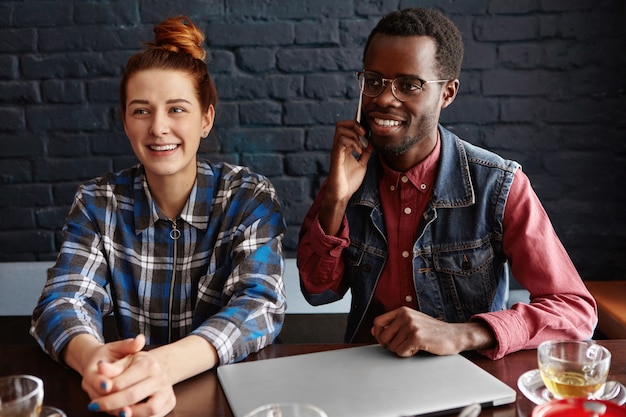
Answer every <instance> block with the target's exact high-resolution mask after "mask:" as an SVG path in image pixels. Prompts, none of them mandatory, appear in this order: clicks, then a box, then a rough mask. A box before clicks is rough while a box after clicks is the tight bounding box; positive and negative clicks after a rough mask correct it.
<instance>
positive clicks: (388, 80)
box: [355, 70, 452, 102]
mask: <svg viewBox="0 0 626 417" xmlns="http://www.w3.org/2000/svg"><path fill="white" fill-rule="evenodd" d="M355 74H356V76H357V80H359V90H360V91H361V93H362V94H364V95H366V96H367V97H371V98H376V97H378V96H380V95H381V94H382V93H383V91H385V89H386V88H387V85H388V84H391V94H393V96H394V97H395V98H396V100H398V101H400V102H405V101H406V100H402V99H400V97H398V96H397V95H396V90H397V87H396V84H395V82H396V80H398V79H401V78H413V79H415V80H417V81H419V83H420V90H419V91H422V90H424V84H431V83H447V82H448V81H452V80H422V79H421V78H419V77H415V76H413V75H402V76H400V77H396V78H385V77H383V76H382V75H380V74H379V73H377V72H374V71H366V70H363V71H356V72H355ZM364 74H375V75H377V76H379V77H380V80H381V81H382V87H381V89H380V92H379V93H378V94H376V95H375V96H372V95H369V94H366V93H365V79H363V86H361V82H360V78H361V75H364Z"/></svg>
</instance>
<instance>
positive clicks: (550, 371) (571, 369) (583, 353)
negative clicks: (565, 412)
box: [537, 340, 611, 399]
mask: <svg viewBox="0 0 626 417" xmlns="http://www.w3.org/2000/svg"><path fill="white" fill-rule="evenodd" d="M537 360H538V363H539V372H540V374H541V379H542V380H543V383H544V384H545V386H546V388H548V390H549V391H550V392H551V393H552V395H553V396H554V397H555V398H557V399H563V398H574V397H583V398H588V399H596V398H598V397H600V396H601V395H602V394H603V393H604V385H605V383H606V378H607V376H608V374H609V368H610V366H611V353H610V352H609V350H608V349H606V348H605V347H603V346H600V345H599V344H597V343H595V342H594V341H593V340H588V341H562V340H552V341H547V342H543V343H541V344H540V345H539V347H538V348H537Z"/></svg>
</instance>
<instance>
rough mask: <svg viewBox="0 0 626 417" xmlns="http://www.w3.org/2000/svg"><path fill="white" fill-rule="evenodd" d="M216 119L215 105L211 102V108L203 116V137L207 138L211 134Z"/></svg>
mask: <svg viewBox="0 0 626 417" xmlns="http://www.w3.org/2000/svg"><path fill="white" fill-rule="evenodd" d="M214 121H215V107H213V105H212V104H209V108H208V109H207V111H206V113H205V114H204V115H203V116H202V137H203V138H205V137H207V136H209V132H210V131H211V129H212V128H213V122H214Z"/></svg>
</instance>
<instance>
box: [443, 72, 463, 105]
mask: <svg viewBox="0 0 626 417" xmlns="http://www.w3.org/2000/svg"><path fill="white" fill-rule="evenodd" d="M459 84H460V83H459V80H458V79H454V80H451V81H448V82H447V83H446V84H445V85H444V87H443V89H442V92H441V108H442V109H445V108H446V107H448V106H449V105H450V104H452V102H453V101H454V99H455V98H456V95H457V93H458V92H459Z"/></svg>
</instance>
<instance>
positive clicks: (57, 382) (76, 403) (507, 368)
mask: <svg viewBox="0 0 626 417" xmlns="http://www.w3.org/2000/svg"><path fill="white" fill-rule="evenodd" d="M599 343H601V344H602V345H604V346H606V347H607V348H608V349H609V350H610V351H611V353H612V355H613V358H612V359H613V360H612V364H611V372H610V374H609V379H614V380H617V381H620V382H621V383H623V384H626V339H623V340H603V341H599ZM348 346H350V345H345V344H307V345H281V344H276V345H271V346H268V347H267V348H265V349H263V350H262V351H261V352H259V353H257V354H254V355H251V356H250V357H249V358H248V359H247V360H263V359H269V358H277V357H281V356H290V355H296V354H302V353H311V352H318V351H324V350H331V349H340V348H344V347H348ZM465 356H467V357H468V358H469V359H471V360H472V361H473V362H475V363H476V364H478V365H479V366H480V367H482V368H483V369H485V370H486V371H488V372H489V373H491V374H493V375H495V376H496V377H497V378H499V379H500V380H502V381H504V382H505V383H507V384H508V385H509V386H511V387H512V388H514V389H515V390H517V401H516V402H515V403H513V404H510V405H505V406H500V407H493V408H487V409H485V410H483V412H482V413H481V416H491V417H515V416H523V417H528V416H530V413H531V411H532V409H533V407H534V404H533V403H531V402H530V401H529V400H527V399H526V398H525V397H524V396H523V395H522V394H521V393H520V392H519V390H518V389H517V379H518V377H519V376H520V375H521V374H522V373H524V372H526V371H528V370H530V369H534V368H536V367H537V352H536V351H535V350H527V351H521V352H516V353H512V354H510V355H508V356H506V357H505V358H503V359H500V360H497V361H492V360H489V359H487V358H485V357H483V356H480V355H478V354H477V353H474V352H468V353H466V354H465ZM19 373H21V374H32V375H37V376H39V377H40V378H41V379H43V381H44V387H45V397H44V402H45V403H46V404H48V405H52V406H56V407H59V408H61V409H63V410H65V412H66V413H67V415H68V417H81V416H93V417H96V416H97V417H102V416H105V415H106V414H102V413H89V412H87V404H88V403H89V398H88V397H87V395H86V394H85V393H84V392H83V391H82V389H81V387H80V380H81V379H80V376H79V375H78V374H77V373H76V372H74V371H72V370H71V369H68V368H65V367H63V366H61V365H59V364H58V363H55V362H53V361H52V360H50V359H49V358H48V357H47V356H46V355H45V354H44V353H43V352H41V351H40V350H39V348H38V347H37V346H33V345H28V346H0V376H4V375H10V374H19ZM175 392H176V397H177V405H176V408H175V409H174V411H173V412H172V413H170V414H169V416H170V417H195V416H198V417H199V416H203V417H206V416H214V417H222V416H224V417H232V412H231V410H230V407H229V405H228V402H227V400H226V397H225V396H224V392H223V391H222V388H221V386H220V383H219V381H218V378H217V373H216V372H215V370H211V371H208V372H205V373H203V374H200V375H198V376H196V377H194V378H191V379H189V380H187V381H184V382H182V383H180V384H178V385H176V387H175Z"/></svg>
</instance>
